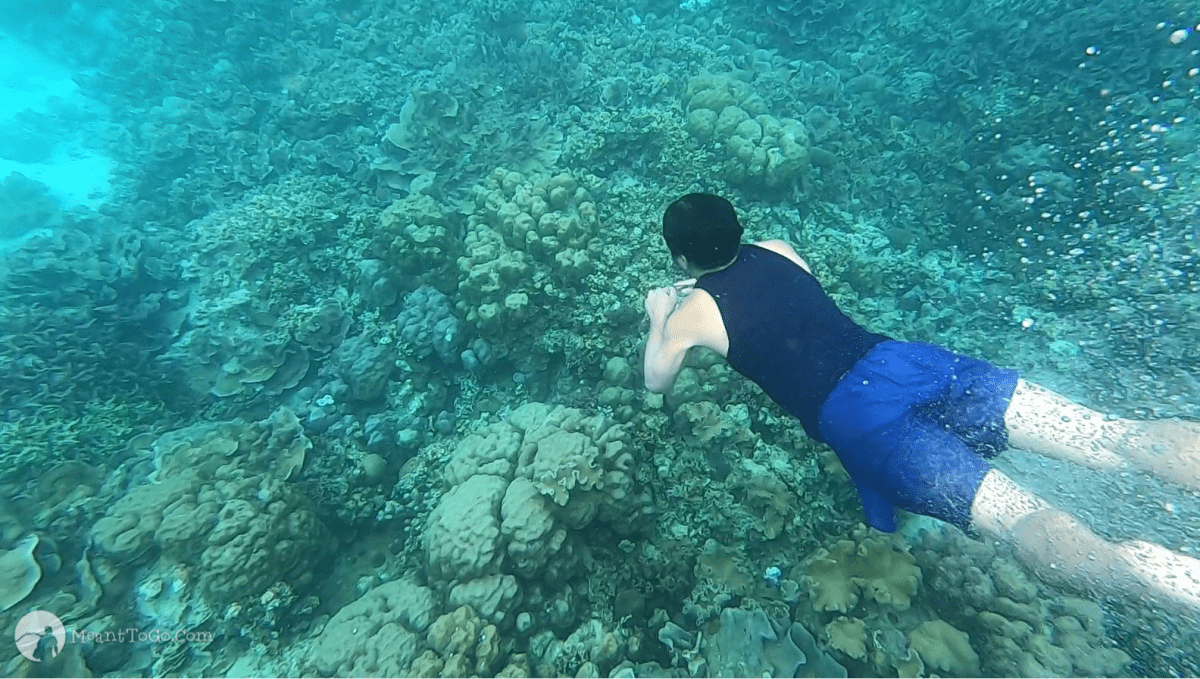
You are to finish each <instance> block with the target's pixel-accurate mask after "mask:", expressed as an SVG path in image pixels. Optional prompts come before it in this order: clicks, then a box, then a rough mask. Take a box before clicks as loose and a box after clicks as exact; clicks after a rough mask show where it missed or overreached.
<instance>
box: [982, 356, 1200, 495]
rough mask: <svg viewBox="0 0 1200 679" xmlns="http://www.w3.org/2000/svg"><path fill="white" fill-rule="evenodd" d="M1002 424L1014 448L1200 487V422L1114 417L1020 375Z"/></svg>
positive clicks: (1107, 469)
mask: <svg viewBox="0 0 1200 679" xmlns="http://www.w3.org/2000/svg"><path fill="white" fill-rule="evenodd" d="M1004 424H1005V426H1006V427H1007V428H1008V437H1009V444H1010V445H1012V446H1014V447H1016V448H1023V449H1025V450H1029V451H1032V452H1035V453H1039V454H1041V455H1046V456H1049V457H1054V458H1057V459H1060V460H1066V461H1069V462H1074V463H1076V464H1081V465H1084V466H1087V467H1091V468H1093V469H1099V470H1102V471H1134V470H1137V471H1143V472H1146V473H1148V474H1153V475H1154V476H1157V477H1159V478H1160V479H1162V480H1164V481H1168V482H1170V483H1175V484H1178V485H1181V486H1184V487H1186V488H1192V489H1197V490H1200V423H1197V422H1187V421H1184V420H1148V421H1139V420H1125V419H1119V418H1110V417H1106V416H1104V415H1103V414H1101V413H1099V412H1096V411H1095V410H1091V409H1089V408H1085V407H1083V406H1081V405H1079V404H1078V403H1074V402H1072V401H1070V400H1069V399H1067V398H1066V397H1064V396H1062V395H1060V394H1056V393H1055V392H1053V391H1050V390H1049V389H1046V388H1045V387H1042V386H1039V385H1037V384H1033V383H1032V382H1026V381H1025V380H1019V381H1018V382H1017V389H1016V391H1015V392H1013V396H1012V399H1011V401H1010V402H1009V406H1008V409H1007V410H1006V411H1005V413H1004Z"/></svg>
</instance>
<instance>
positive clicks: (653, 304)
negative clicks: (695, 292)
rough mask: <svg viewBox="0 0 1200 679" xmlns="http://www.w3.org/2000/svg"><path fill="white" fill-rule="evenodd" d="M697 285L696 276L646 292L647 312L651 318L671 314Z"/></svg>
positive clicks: (664, 316) (656, 318) (657, 318)
mask: <svg viewBox="0 0 1200 679" xmlns="http://www.w3.org/2000/svg"><path fill="white" fill-rule="evenodd" d="M695 285H696V279H695V278H687V279H684V280H681V281H675V282H674V283H672V284H671V285H668V286H666V287H662V288H655V289H653V290H651V291H650V292H649V293H647V294H646V313H647V314H648V315H649V316H650V320H659V319H662V318H666V317H667V316H670V315H671V312H673V311H675V307H677V306H679V302H680V300H682V299H683V298H684V297H685V296H687V294H688V293H690V292H691V291H692V289H693V288H694V287H695Z"/></svg>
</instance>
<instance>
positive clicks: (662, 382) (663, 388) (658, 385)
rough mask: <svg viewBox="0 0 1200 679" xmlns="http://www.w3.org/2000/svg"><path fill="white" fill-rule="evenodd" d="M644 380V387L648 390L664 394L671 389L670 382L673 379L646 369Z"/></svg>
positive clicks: (672, 381)
mask: <svg viewBox="0 0 1200 679" xmlns="http://www.w3.org/2000/svg"><path fill="white" fill-rule="evenodd" d="M645 382H646V389H647V390H649V391H650V392H651V393H653V394H665V393H667V392H668V391H669V390H670V389H671V384H672V383H674V382H675V380H674V379H671V378H667V377H664V376H662V375H656V374H654V373H651V372H649V371H647V372H646V380H645Z"/></svg>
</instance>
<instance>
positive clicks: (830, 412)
mask: <svg viewBox="0 0 1200 679" xmlns="http://www.w3.org/2000/svg"><path fill="white" fill-rule="evenodd" d="M742 232H743V229H742V226H741V224H740V223H739V222H738V218H737V215H736V213H735V212H734V209H733V205H732V204H730V203H729V201H727V200H725V199H724V198H720V197H718V196H713V195H708V194H699V193H693V194H689V195H687V196H684V197H682V198H680V199H679V200H677V201H675V202H674V203H671V205H670V206H669V207H668V208H667V210H666V213H665V214H664V215H663V238H664V240H666V243H667V247H668V248H669V249H670V251H671V256H672V258H673V259H674V260H675V263H676V264H677V265H678V266H679V267H680V268H682V269H683V270H684V271H685V272H686V273H687V274H688V275H689V276H692V278H690V279H688V280H683V281H679V282H676V283H675V284H674V285H671V286H667V287H664V288H658V289H655V290H651V291H650V293H649V294H647V295H646V313H647V314H648V315H649V317H650V334H649V337H648V339H647V342H646V357H645V379H646V387H647V388H648V389H650V390H651V391H654V392H665V391H667V390H668V389H670V388H671V385H672V384H673V383H674V381H675V377H676V376H677V375H678V374H679V370H680V368H681V367H682V366H683V360H684V357H685V355H686V354H687V351H688V349H690V348H692V347H696V346H700V347H707V348H709V349H712V350H713V351H716V352H717V353H719V354H721V355H722V356H724V357H725V358H726V359H727V360H728V361H729V365H730V366H731V367H733V368H734V369H735V370H737V371H738V372H739V373H741V374H742V375H745V376H746V377H748V378H749V379H751V380H753V381H754V382H755V383H757V384H758V385H759V386H760V387H762V388H763V390H764V391H765V392H766V393H767V395H768V396H770V397H771V398H772V399H773V400H774V401H775V402H776V403H778V404H779V405H780V406H782V407H783V408H784V409H785V410H787V411H788V412H790V413H791V414H792V415H794V416H795V417H796V418H798V419H799V420H800V424H801V425H802V426H803V427H804V430H805V431H806V432H807V433H808V435H809V436H810V437H812V438H813V439H816V440H817V441H822V442H824V443H827V444H828V445H829V446H830V447H831V448H832V449H833V450H834V452H835V453H837V456H838V458H839V459H840V460H841V461H842V465H843V466H844V467H845V468H846V471H847V472H849V474H850V477H851V479H853V481H854V485H855V487H856V488H857V489H858V494H859V497H860V499H861V500H862V504H863V509H864V510H865V513H866V521H867V523H868V524H869V525H871V526H873V527H874V528H877V529H879V530H882V531H888V532H891V531H893V530H895V528H896V521H895V509H896V508H901V509H906V510H908V511H910V512H915V513H918V514H924V515H926V516H931V517H934V518H937V519H941V520H943V521H946V522H949V523H952V524H954V525H956V526H958V527H959V528H961V529H963V530H964V531H977V532H978V533H979V534H982V535H983V536H984V537H986V538H991V539H997V540H1002V541H1004V542H1006V543H1008V544H1010V545H1012V547H1013V548H1014V550H1015V552H1016V554H1017V556H1018V558H1020V559H1021V560H1022V561H1023V562H1024V563H1025V564H1026V565H1027V566H1029V567H1030V568H1032V569H1033V570H1034V571H1036V572H1037V573H1038V574H1039V575H1040V576H1041V577H1042V578H1043V579H1044V580H1048V581H1052V582H1055V583H1057V584H1061V585H1066V586H1069V587H1071V588H1074V589H1084V590H1088V591H1099V590H1105V591H1108V592H1109V593H1113V594H1117V593H1122V592H1124V593H1130V592H1133V593H1135V594H1138V595H1141V596H1146V597H1151V598H1153V599H1155V600H1158V601H1163V602H1172V601H1173V602H1177V603H1180V604H1183V605H1184V606H1185V607H1186V608H1188V609H1193V610H1197V611H1200V561H1197V560H1195V559H1192V558H1190V557H1186V556H1183V555H1180V554H1177V553H1175V552H1172V551H1170V550H1167V549H1165V548H1163V547H1161V546H1159V545H1155V544H1152V543H1149V542H1142V541H1129V542H1121V543H1110V542H1107V541H1105V540H1103V539H1101V538H1100V537H1098V536H1097V535H1096V534H1095V533H1093V532H1092V531H1091V530H1090V529H1089V528H1088V527H1087V526H1085V525H1084V524H1083V523H1081V522H1080V521H1078V520H1077V519H1075V518H1074V517H1073V516H1071V515H1070V514H1067V513H1066V512H1064V511H1062V510H1059V509H1057V508H1055V507H1053V506H1051V505H1050V504H1049V503H1047V502H1045V501H1044V500H1042V499H1041V498H1039V497H1037V496H1036V495H1034V494H1032V493H1030V492H1029V491H1027V490H1025V489H1023V488H1021V487H1020V486H1018V485H1017V484H1016V483H1015V482H1014V481H1012V479H1010V478H1009V477H1008V476H1006V475H1005V474H1003V473H1002V472H1000V471H999V470H997V469H994V468H992V467H991V465H989V464H988V462H987V461H986V459H987V458H990V457H993V456H995V455H997V454H998V453H999V452H1000V451H1002V450H1004V449H1005V448H1006V447H1007V446H1008V445H1009V443H1010V442H1011V444H1012V445H1014V446H1016V447H1019V448H1024V449H1026V450H1030V451H1033V452H1036V453H1040V454H1043V455H1047V456H1050V457H1054V458H1058V459H1062V460H1068V461H1072V462H1076V463H1079V464H1083V465H1087V466H1089V467H1093V468H1097V469H1102V470H1118V471H1126V470H1130V471H1141V472H1146V473H1149V474H1153V475H1154V476H1157V477H1159V478H1161V479H1163V480H1165V481H1168V482H1171V483H1173V484H1177V485H1180V486H1183V487H1184V488H1187V489H1190V490H1193V491H1196V490H1200V423H1193V422H1185V421H1180V420H1156V421H1133V420H1122V419H1111V418H1106V417H1105V416H1103V415H1102V414H1100V413H1098V412H1095V411H1092V410H1089V409H1087V408H1085V407H1083V406H1080V405H1078V404H1075V403H1072V402H1071V401H1069V400H1067V399H1066V398H1064V397H1062V396H1060V395H1058V394H1056V393H1054V392H1052V391H1050V390H1048V389H1045V388H1043V387H1039V386H1038V385H1036V384H1032V383H1030V382H1026V381H1025V380H1023V379H1020V378H1019V377H1018V375H1017V373H1016V371H1013V370H1003V369H1000V368H997V367H995V366H993V365H991V364H990V363H987V362H986V361H981V360H979V359H975V358H970V357H967V356H960V355H957V354H954V353H951V352H949V351H947V350H945V349H942V348H940V347H937V346H934V345H930V344H921V343H914V342H901V341H896V340H892V339H890V338H888V337H885V336H883V335H878V334H875V333H871V332H868V331H867V330H864V329H863V328H862V327H860V326H858V325H857V324H855V323H854V322H853V321H851V320H850V319H849V318H848V317H847V316H846V315H845V314H843V313H842V312H841V311H840V310H839V309H838V308H837V306H836V305H835V304H834V302H833V300H831V299H830V298H829V296H828V295H826V294H825V292H824V291H823V290H822V288H821V285H820V284H819V283H818V282H817V280H816V279H815V278H814V277H813V276H812V273H811V271H810V270H809V268H808V265H807V264H806V263H805V262H804V260H803V259H801V258H800V257H799V255H797V254H796V251H795V250H793V249H792V247H791V246H790V245H788V244H787V243H785V242H783V241H779V240H768V241H762V242H759V243H755V244H753V245H751V244H744V243H742V242H741V237H742Z"/></svg>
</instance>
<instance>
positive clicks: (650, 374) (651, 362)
mask: <svg viewBox="0 0 1200 679" xmlns="http://www.w3.org/2000/svg"><path fill="white" fill-rule="evenodd" d="M666 331H667V317H666V316H663V317H662V318H658V319H655V318H651V319H650V332H649V334H647V335H646V355H645V357H644V359H643V362H642V374H643V375H644V376H645V381H646V388H647V389H649V390H650V391H653V392H661V391H665V390H666V388H667V387H668V386H670V385H665V384H663V383H662V382H663V378H662V376H660V375H659V374H658V356H659V354H660V353H661V352H662V348H663V344H664V343H665V342H666V335H667V332H666Z"/></svg>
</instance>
